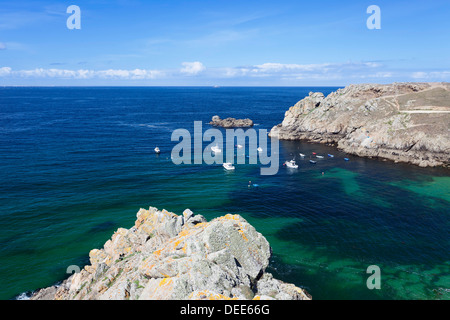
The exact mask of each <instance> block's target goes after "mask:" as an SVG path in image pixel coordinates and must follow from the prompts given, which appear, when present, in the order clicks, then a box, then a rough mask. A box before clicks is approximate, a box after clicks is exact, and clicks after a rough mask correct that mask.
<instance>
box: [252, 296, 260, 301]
mask: <svg viewBox="0 0 450 320" xmlns="http://www.w3.org/2000/svg"><path fill="white" fill-rule="evenodd" d="M252 300H261V296H254V297H253V299H252Z"/></svg>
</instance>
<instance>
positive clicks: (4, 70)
mask: <svg viewBox="0 0 450 320" xmlns="http://www.w3.org/2000/svg"><path fill="white" fill-rule="evenodd" d="M10 74H11V68H9V67H3V68H0V77H4V76H8V75H10Z"/></svg>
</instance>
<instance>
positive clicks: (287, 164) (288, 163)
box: [284, 160, 298, 169]
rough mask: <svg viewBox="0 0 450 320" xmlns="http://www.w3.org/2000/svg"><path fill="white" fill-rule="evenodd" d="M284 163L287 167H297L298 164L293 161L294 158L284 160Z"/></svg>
mask: <svg viewBox="0 0 450 320" xmlns="http://www.w3.org/2000/svg"><path fill="white" fill-rule="evenodd" d="M284 164H285V165H286V167H288V168H293V169H297V168H298V164H296V163H295V160H291V161H286V162H285V163H284Z"/></svg>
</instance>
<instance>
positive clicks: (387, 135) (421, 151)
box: [270, 83, 450, 167]
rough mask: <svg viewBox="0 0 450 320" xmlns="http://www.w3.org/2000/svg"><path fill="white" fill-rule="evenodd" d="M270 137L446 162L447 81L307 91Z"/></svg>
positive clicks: (449, 124) (449, 158)
mask: <svg viewBox="0 0 450 320" xmlns="http://www.w3.org/2000/svg"><path fill="white" fill-rule="evenodd" d="M270 136H272V137H278V138H279V139H282V140H307V141H311V142H319V143H326V144H331V145H336V146H337V147H338V148H339V149H341V150H342V151H344V152H347V153H349V154H355V155H358V156H368V157H380V158H386V159H390V160H394V161H398V162H408V163H412V164H416V165H419V166H422V167H427V166H432V167H433V166H446V167H448V166H449V165H450V84H449V83H393V84H388V85H380V84H359V85H350V86H347V87H345V88H343V89H339V90H337V91H335V92H333V93H331V94H329V95H328V96H327V97H325V96H324V95H323V94H322V93H320V92H316V93H313V92H311V93H310V94H309V96H308V97H306V98H304V99H303V100H301V101H299V102H297V103H296V104H295V105H294V106H293V107H291V108H290V109H289V110H288V111H286V113H285V117H284V120H283V122H282V123H281V124H279V125H277V126H275V127H273V128H272V130H271V132H270Z"/></svg>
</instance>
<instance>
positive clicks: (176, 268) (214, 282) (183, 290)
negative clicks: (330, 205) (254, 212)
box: [31, 207, 310, 300]
mask: <svg viewBox="0 0 450 320" xmlns="http://www.w3.org/2000/svg"><path fill="white" fill-rule="evenodd" d="M270 255H271V248H270V246H269V243H268V242H267V240H266V239H265V238H264V236H262V235H261V234H260V233H258V232H257V231H256V230H255V228H253V227H252V226H251V225H250V224H249V223H248V222H247V221H246V220H245V219H243V218H242V217H241V216H239V215H231V214H227V215H226V216H224V217H220V218H216V219H214V220H212V221H211V222H207V221H206V220H205V218H204V217H203V216H201V215H194V214H193V213H192V212H191V211H190V210H185V211H184V212H183V215H180V216H177V215H175V214H173V213H170V212H167V211H166V210H163V211H158V210H157V209H156V208H152V207H151V208H150V209H149V210H144V209H141V210H140V211H139V212H138V213H137V220H136V222H135V225H134V226H133V227H132V228H131V229H123V228H119V229H118V230H117V231H116V232H115V233H114V235H113V236H112V238H111V239H110V240H108V241H107V242H106V243H105V245H104V247H103V249H94V250H92V251H91V252H90V253H89V257H90V262H91V265H87V266H85V267H84V269H83V270H82V271H81V272H80V273H76V274H73V275H72V276H70V277H69V278H68V279H67V280H65V281H64V282H63V283H62V284H61V285H58V286H53V287H50V288H45V289H42V290H40V291H38V292H37V293H35V294H34V295H33V297H32V298H31V299H34V300H44V299H59V300H61V299H63V300H72V299H83V300H84V299H100V300H110V299H116V300H128V299H130V300H134V299H141V300H142V299H179V300H181V299H183V300H184V299H191V300H198V299H283V300H288V299H290V300H292V299H295V300H309V299H310V296H309V295H308V294H307V293H306V292H305V291H304V290H303V289H301V288H298V287H296V286H295V285H293V284H288V283H284V282H282V281H279V280H276V279H274V278H273V277H272V275H271V274H269V273H266V272H265V269H266V267H267V265H268V264H269V257H270Z"/></svg>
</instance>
